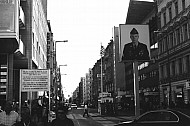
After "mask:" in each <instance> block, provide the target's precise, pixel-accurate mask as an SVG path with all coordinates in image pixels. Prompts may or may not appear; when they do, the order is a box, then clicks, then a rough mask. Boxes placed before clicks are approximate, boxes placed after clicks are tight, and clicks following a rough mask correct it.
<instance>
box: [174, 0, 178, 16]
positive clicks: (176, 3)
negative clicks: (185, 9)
mask: <svg viewBox="0 0 190 126" xmlns="http://www.w3.org/2000/svg"><path fill="white" fill-rule="evenodd" d="M174 4H175V15H176V16H177V15H178V2H177V1H176V2H175V3H174Z"/></svg>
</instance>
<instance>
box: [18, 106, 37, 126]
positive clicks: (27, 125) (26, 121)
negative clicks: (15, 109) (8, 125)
mask: <svg viewBox="0 0 190 126" xmlns="http://www.w3.org/2000/svg"><path fill="white" fill-rule="evenodd" d="M15 126H37V124H36V123H34V122H32V120H31V116H30V109H29V107H27V106H23V107H22V108H21V122H18V123H16V125H15Z"/></svg>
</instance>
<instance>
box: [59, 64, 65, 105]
mask: <svg viewBox="0 0 190 126" xmlns="http://www.w3.org/2000/svg"><path fill="white" fill-rule="evenodd" d="M61 66H67V64H64V65H59V72H60V76H61V75H67V74H61V70H60V67H61ZM60 81H61V79H60ZM61 96H62V102H63V99H64V95H63V91H62V94H61Z"/></svg>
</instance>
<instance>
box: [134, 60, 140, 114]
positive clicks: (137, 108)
mask: <svg viewBox="0 0 190 126" xmlns="http://www.w3.org/2000/svg"><path fill="white" fill-rule="evenodd" d="M133 75H134V101H135V116H136V117H137V116H139V115H140V101H139V81H138V61H134V62H133Z"/></svg>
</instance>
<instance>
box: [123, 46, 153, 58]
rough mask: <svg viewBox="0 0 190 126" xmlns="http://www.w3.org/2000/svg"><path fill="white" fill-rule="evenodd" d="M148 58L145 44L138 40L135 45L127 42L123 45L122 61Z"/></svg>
mask: <svg viewBox="0 0 190 126" xmlns="http://www.w3.org/2000/svg"><path fill="white" fill-rule="evenodd" d="M149 59H150V57H149V52H148V49H147V46H146V45H145V44H143V43H140V42H139V43H138V45H137V46H135V45H133V43H128V44H126V45H125V46H124V50H123V56H122V61H126V60H149Z"/></svg>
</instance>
